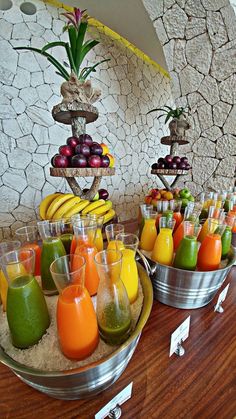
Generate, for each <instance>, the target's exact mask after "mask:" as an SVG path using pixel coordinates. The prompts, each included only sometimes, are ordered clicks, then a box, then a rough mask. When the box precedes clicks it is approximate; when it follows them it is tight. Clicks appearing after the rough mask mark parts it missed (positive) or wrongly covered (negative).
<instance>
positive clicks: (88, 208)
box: [82, 199, 106, 215]
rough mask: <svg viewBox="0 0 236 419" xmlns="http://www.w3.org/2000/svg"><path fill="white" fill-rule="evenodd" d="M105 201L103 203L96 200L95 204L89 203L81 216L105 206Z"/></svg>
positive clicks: (100, 200) (102, 200)
mask: <svg viewBox="0 0 236 419" xmlns="http://www.w3.org/2000/svg"><path fill="white" fill-rule="evenodd" d="M105 202H106V201H104V199H98V200H97V201H95V202H91V204H90V205H88V206H87V207H86V208H85V209H84V210H83V211H82V215H86V214H88V213H89V212H91V213H92V211H93V210H95V209H96V208H99V207H101V206H102V205H103V204H105Z"/></svg>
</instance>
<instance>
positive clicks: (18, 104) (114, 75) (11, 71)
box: [0, 0, 171, 239]
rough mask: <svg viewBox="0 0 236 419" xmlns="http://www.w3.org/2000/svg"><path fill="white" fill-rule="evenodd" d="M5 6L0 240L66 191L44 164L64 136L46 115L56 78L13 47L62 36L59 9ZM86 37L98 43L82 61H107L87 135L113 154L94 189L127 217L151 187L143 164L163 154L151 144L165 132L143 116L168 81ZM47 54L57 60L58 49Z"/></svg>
mask: <svg viewBox="0 0 236 419" xmlns="http://www.w3.org/2000/svg"><path fill="white" fill-rule="evenodd" d="M12 1H13V7H12V8H11V9H9V10H7V11H0V57H1V60H0V87H1V89H0V198H1V199H0V239H1V238H2V237H8V236H9V235H10V233H11V230H14V229H15V228H17V227H19V226H21V225H22V224H24V223H30V222H32V221H33V220H35V218H36V216H37V208H38V205H39V203H40V201H41V199H42V197H44V196H46V195H47V194H49V193H52V192H54V191H55V190H59V191H62V192H64V191H65V190H66V188H67V184H66V182H65V180H64V179H60V178H52V177H50V176H49V167H50V159H51V157H52V156H53V155H54V154H55V153H56V152H57V150H58V147H59V146H60V145H61V144H63V143H65V140H66V138H67V137H68V136H69V135H71V134H70V130H69V128H68V127H67V126H63V125H60V124H57V123H55V122H54V120H53V118H52V116H51V109H52V107H53V106H54V105H55V104H57V103H59V102H60V97H59V95H60V94H59V91H60V84H61V82H62V79H61V78H60V77H58V76H57V75H56V74H55V70H54V68H53V67H51V66H50V65H49V63H48V62H47V61H46V60H45V58H43V57H41V56H39V55H36V54H35V55H34V54H33V53H31V52H17V51H15V50H13V47H14V46H20V45H31V46H35V47H42V46H43V45H45V43H47V42H49V41H54V40H58V39H62V38H63V39H65V37H66V38H67V35H66V34H65V35H63V37H61V33H62V27H63V22H62V20H61V17H60V12H62V10H60V9H56V8H53V7H50V6H46V5H45V3H43V2H41V1H39V0H35V1H34V2H33V3H34V5H35V6H36V8H37V13H36V14H33V15H26V14H24V13H22V12H21V10H20V5H21V3H22V1H20V0H12ZM90 36H91V37H98V38H99V39H100V41H101V43H100V44H99V45H98V46H97V47H96V48H95V49H94V52H91V53H90V56H89V62H90V63H94V62H95V61H96V60H100V59H102V58H104V57H109V58H110V61H109V62H108V63H105V64H103V65H102V66H101V67H99V69H98V71H97V73H95V76H93V80H94V85H96V86H98V87H100V88H101V89H102V100H101V101H100V102H99V103H98V104H97V107H98V110H99V113H100V117H99V118H98V120H97V121H96V122H95V123H93V124H90V125H88V127H87V132H88V133H90V134H91V135H92V136H93V138H94V140H96V141H98V142H105V143H107V144H108V145H109V147H110V150H111V153H112V154H114V155H115V157H116V175H115V176H114V177H112V178H104V180H103V183H102V187H105V188H108V190H109V192H110V194H111V199H112V201H113V202H114V205H115V208H116V209H117V212H118V214H119V215H120V217H121V219H125V218H130V217H134V216H136V214H137V207H138V203H139V202H141V201H143V197H144V195H145V194H146V192H147V190H148V189H150V188H152V187H153V186H155V185H156V183H157V180H156V178H155V177H153V176H151V175H150V164H151V163H153V162H154V161H155V160H156V158H157V156H158V155H159V156H160V155H165V154H167V152H168V148H167V147H164V146H161V145H160V143H159V139H160V137H162V136H163V135H166V131H165V129H163V126H162V125H161V124H160V123H159V121H158V120H157V119H156V117H155V116H153V114H151V115H148V116H147V112H148V110H150V109H152V108H153V107H157V106H163V105H165V104H166V103H168V101H170V98H171V90H170V82H169V79H168V78H167V77H165V76H164V75H163V74H160V73H159V71H158V70H157V69H156V68H155V67H153V66H151V65H149V64H146V63H145V62H143V61H142V60H140V59H139V58H137V56H136V55H134V54H133V53H132V52H131V51H130V50H129V49H127V48H126V47H125V46H124V45H123V44H122V43H121V42H120V41H119V40H116V41H115V40H113V39H110V38H109V37H107V36H106V35H105V34H104V33H103V32H98V31H97V30H96V29H94V28H93V29H91V34H90ZM54 51H55V55H56V57H57V58H59V59H62V58H63V56H61V50H60V48H58V49H57V50H54ZM85 64H86V63H85ZM88 181H91V179H88ZM82 186H83V187H85V186H86V182H85V180H83V181H82Z"/></svg>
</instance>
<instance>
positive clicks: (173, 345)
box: [169, 316, 190, 357]
mask: <svg viewBox="0 0 236 419" xmlns="http://www.w3.org/2000/svg"><path fill="white" fill-rule="evenodd" d="M189 327H190V316H188V317H187V319H186V320H184V322H183V323H181V325H180V326H179V327H178V328H177V329H176V330H175V331H174V332H173V333H172V335H171V340H170V353H169V357H170V356H172V355H173V353H176V354H177V355H179V356H182V355H184V353H185V350H184V348H183V347H182V346H181V344H182V342H184V341H185V340H186V339H187V337H188V335H189Z"/></svg>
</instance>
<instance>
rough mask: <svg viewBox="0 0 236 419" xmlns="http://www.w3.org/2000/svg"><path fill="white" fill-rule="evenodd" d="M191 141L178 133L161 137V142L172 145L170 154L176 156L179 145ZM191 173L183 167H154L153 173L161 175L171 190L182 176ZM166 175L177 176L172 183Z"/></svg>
mask: <svg viewBox="0 0 236 419" xmlns="http://www.w3.org/2000/svg"><path fill="white" fill-rule="evenodd" d="M188 143H189V141H187V140H186V138H185V137H183V136H178V135H168V136H166V137H162V138H161V144H165V145H169V146H170V155H172V156H175V155H177V154H178V150H179V145H183V144H188ZM188 173H190V170H182V169H152V170H151V174H152V175H156V176H158V177H159V179H160V181H161V182H162V183H163V185H164V186H165V188H166V189H167V190H168V191H170V190H171V189H172V188H174V187H175V185H176V183H177V181H178V179H179V177H180V176H183V175H187V174H188ZM165 176H175V179H174V181H173V182H172V183H169V182H168V181H167V180H166V179H165Z"/></svg>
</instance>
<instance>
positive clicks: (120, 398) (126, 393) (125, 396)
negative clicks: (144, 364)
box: [95, 381, 133, 419]
mask: <svg viewBox="0 0 236 419" xmlns="http://www.w3.org/2000/svg"><path fill="white" fill-rule="evenodd" d="M132 388H133V381H132V382H131V383H130V384H129V385H128V386H127V387H125V388H124V389H123V390H122V391H121V392H120V393H118V394H117V395H116V396H115V397H114V398H113V399H112V400H111V401H110V402H109V403H107V404H106V406H104V407H103V408H102V409H101V410H99V412H98V413H96V415H95V419H104V418H106V417H107V416H108V415H109V413H110V411H111V410H112V409H114V408H115V407H116V405H117V404H118V405H119V406H121V405H122V403H124V402H126V401H127V400H129V399H130V398H131V395H132Z"/></svg>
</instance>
